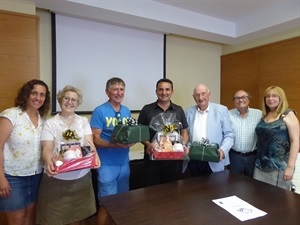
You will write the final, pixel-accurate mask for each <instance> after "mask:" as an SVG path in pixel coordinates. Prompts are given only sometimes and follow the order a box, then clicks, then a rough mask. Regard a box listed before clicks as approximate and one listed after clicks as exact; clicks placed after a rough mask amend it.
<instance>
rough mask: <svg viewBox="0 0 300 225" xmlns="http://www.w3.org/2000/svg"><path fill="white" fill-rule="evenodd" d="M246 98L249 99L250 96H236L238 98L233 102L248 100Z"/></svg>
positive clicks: (234, 98)
mask: <svg viewBox="0 0 300 225" xmlns="http://www.w3.org/2000/svg"><path fill="white" fill-rule="evenodd" d="M246 98H249V96H247V95H243V96H236V97H233V100H234V101H239V100H246Z"/></svg>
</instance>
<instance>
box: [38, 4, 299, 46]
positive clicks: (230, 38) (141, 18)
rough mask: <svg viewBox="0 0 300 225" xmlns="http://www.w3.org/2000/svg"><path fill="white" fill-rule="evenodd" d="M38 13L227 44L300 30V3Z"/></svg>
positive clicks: (64, 8) (69, 8)
mask: <svg viewBox="0 0 300 225" xmlns="http://www.w3.org/2000/svg"><path fill="white" fill-rule="evenodd" d="M33 1H34V2H35V3H36V7H37V8H44V9H49V10H51V11H53V12H57V13H63V14H66V15H72V16H77V17H81V18H86V19H91V20H95V21H101V22H106V23H111V24H118V25H122V26H128V27H134V28H139V29H145V30H150V31H156V32H162V33H166V34H177V35H182V36H187V37H192V38H198V39H202V40H208V41H212V42H218V43H223V44H231V45H234V44H239V43H242V42H245V41H250V40H253V39H256V38H261V37H264V36H268V35H272V34H276V33H280V32H284V31H288V30H292V29H299V35H300V0H33Z"/></svg>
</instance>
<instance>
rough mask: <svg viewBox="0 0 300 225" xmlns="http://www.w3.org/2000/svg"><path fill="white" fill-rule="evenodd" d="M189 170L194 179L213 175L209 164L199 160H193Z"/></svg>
mask: <svg viewBox="0 0 300 225" xmlns="http://www.w3.org/2000/svg"><path fill="white" fill-rule="evenodd" d="M188 170H189V171H190V174H191V176H192V177H197V176H201V175H209V174H211V173H212V170H211V168H210V166H209V164H208V162H203V161H198V160H191V161H190V162H189V164H188Z"/></svg>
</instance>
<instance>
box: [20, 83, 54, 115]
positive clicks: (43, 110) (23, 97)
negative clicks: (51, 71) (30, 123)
mask: <svg viewBox="0 0 300 225" xmlns="http://www.w3.org/2000/svg"><path fill="white" fill-rule="evenodd" d="M34 85H42V86H44V87H45V88H46V98H45V102H44V104H43V105H42V106H41V107H40V108H39V110H38V111H39V113H40V115H41V117H46V116H47V114H48V112H49V110H50V108H51V103H50V91H49V88H48V85H47V84H46V83H45V82H44V81H41V80H37V79H33V80H30V81H28V82H27V83H25V84H24V85H23V86H22V87H21V88H20V89H19V91H18V95H17V97H16V98H15V107H19V108H21V110H22V111H25V110H26V109H27V101H28V98H29V96H30V94H31V91H32V90H33V88H34Z"/></svg>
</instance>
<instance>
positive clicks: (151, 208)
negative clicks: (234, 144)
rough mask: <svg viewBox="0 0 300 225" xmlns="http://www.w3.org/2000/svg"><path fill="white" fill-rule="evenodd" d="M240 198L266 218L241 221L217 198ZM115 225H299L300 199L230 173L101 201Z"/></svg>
mask: <svg viewBox="0 0 300 225" xmlns="http://www.w3.org/2000/svg"><path fill="white" fill-rule="evenodd" d="M232 195H236V196H237V197H239V198H241V199H242V200H244V201H246V202H248V203H249V204H251V205H253V206H254V207H256V208H258V209H261V210H263V211H265V212H267V213H268V214H267V215H266V216H263V217H259V218H255V219H252V220H247V221H244V222H241V221H240V220H238V219H237V218H236V217H234V216H233V215H231V214H230V213H228V212H227V211H226V210H224V209H223V208H221V207H219V206H218V205H216V204H215V203H213V202H212V200H213V199H218V198H224V197H228V196H232ZM101 201H102V203H103V205H104V207H105V208H106V210H107V211H108V214H109V215H110V216H111V218H112V219H113V220H114V222H115V224H116V225H148V224H149V225H177V224H178V225H201V224H205V225H226V224H228V225H235V224H243V225H248V224H251V225H254V224H257V225H262V224H263V225H284V224H287V225H296V224H299V223H300V195H298V194H295V193H293V192H290V191H287V190H283V189H280V188H277V187H274V186H271V185H268V184H265V183H263V182H260V181H257V180H254V179H251V178H249V177H245V176H240V175H233V174H230V173H229V171H223V172H218V173H213V174H211V175H209V176H202V177H193V178H187V179H184V180H180V181H177V182H173V183H168V184H162V185H157V186H152V187H147V188H141V189H137V190H133V191H130V192H127V193H123V194H118V195H111V196H107V197H103V198H102V199H101Z"/></svg>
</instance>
